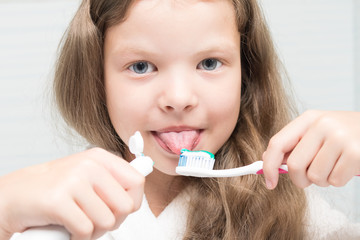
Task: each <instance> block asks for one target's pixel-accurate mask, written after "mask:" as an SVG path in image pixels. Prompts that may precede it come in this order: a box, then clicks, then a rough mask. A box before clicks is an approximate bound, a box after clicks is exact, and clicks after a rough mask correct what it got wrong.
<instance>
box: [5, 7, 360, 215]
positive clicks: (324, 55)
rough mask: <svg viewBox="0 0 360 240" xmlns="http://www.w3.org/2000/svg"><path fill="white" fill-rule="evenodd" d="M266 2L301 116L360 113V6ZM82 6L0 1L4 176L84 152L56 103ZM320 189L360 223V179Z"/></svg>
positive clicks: (329, 199) (334, 203) (271, 24)
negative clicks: (59, 54)
mask: <svg viewBox="0 0 360 240" xmlns="http://www.w3.org/2000/svg"><path fill="white" fill-rule="evenodd" d="M261 2H263V8H264V11H265V14H266V17H267V19H268V22H269V25H270V27H271V30H272V33H273V35H274V39H275V42H276V45H277V48H278V51H279V53H280V56H281V59H282V60H283V62H284V63H285V66H286V67H287V70H288V73H289V76H290V78H291V80H292V83H293V86H294V89H295V93H296V99H297V102H298V106H299V109H300V112H302V111H304V110H306V109H311V108H316V109H333V110H357V111H360V36H359V35H360V0H262V1H261ZM78 4H79V1H78V0H52V1H50V0H47V1H46V0H22V1H21V0H11V1H10V0H8V1H5V0H0V110H1V114H0V175H3V174H6V173H8V172H10V171H13V170H15V169H18V168H21V167H24V166H28V165H32V164H36V163H40V162H44V161H48V160H51V159H55V158H58V157H61V156H65V155H68V154H69V153H72V152H74V151H76V150H77V149H79V146H78V145H74V144H73V143H74V141H73V139H70V138H64V134H63V131H62V130H61V128H59V127H58V123H59V122H61V121H60V120H58V119H57V118H56V117H53V116H52V114H51V113H52V105H51V104H50V99H51V97H50V95H51V92H50V89H51V88H50V82H51V78H52V71H53V64H54V59H55V54H56V50H57V46H58V43H59V41H60V38H61V36H62V34H63V32H64V31H65V29H66V26H67V23H68V22H69V21H70V19H71V17H72V15H73V13H74V12H75V10H76V8H77V6H78ZM359 124H360V123H359ZM60 125H61V124H60ZM68 143H72V144H68ZM80 148H81V146H80ZM359 178H360V177H359ZM319 191H320V192H321V193H322V194H323V195H324V196H325V198H326V199H327V200H328V201H330V202H331V203H332V204H333V206H334V207H335V208H338V209H340V210H341V211H343V212H344V213H346V214H347V215H348V216H349V218H350V219H352V220H356V221H358V222H359V221H360V207H359V206H360V180H359V179H355V178H354V179H353V180H351V181H350V182H349V184H348V185H347V186H346V187H344V188H340V189H336V188H326V189H320V190H319Z"/></svg>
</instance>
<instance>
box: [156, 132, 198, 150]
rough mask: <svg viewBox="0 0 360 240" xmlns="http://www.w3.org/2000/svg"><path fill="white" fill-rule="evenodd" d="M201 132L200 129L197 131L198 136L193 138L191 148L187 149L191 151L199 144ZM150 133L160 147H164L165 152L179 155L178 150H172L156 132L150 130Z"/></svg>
mask: <svg viewBox="0 0 360 240" xmlns="http://www.w3.org/2000/svg"><path fill="white" fill-rule="evenodd" d="M201 132H202V131H201V130H200V131H199V137H198V138H197V139H196V140H195V142H194V144H193V146H192V148H191V149H188V150H191V151H192V150H193V149H195V148H196V146H197V145H198V144H199V142H200V138H201ZM151 134H152V136H153V137H154V138H155V140H156V142H157V143H158V144H159V145H160V147H161V148H162V149H164V150H165V151H166V152H168V153H171V154H175V155H180V154H181V152H180V151H179V152H173V151H172V150H171V149H170V148H169V147H168V146H167V145H166V144H165V143H164V142H163V141H162V140H161V139H160V138H159V137H158V136H157V134H156V132H151Z"/></svg>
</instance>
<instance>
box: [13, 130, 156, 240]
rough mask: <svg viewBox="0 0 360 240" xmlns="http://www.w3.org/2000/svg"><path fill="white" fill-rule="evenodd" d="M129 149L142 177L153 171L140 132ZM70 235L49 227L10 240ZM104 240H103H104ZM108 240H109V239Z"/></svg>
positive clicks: (43, 239)
mask: <svg viewBox="0 0 360 240" xmlns="http://www.w3.org/2000/svg"><path fill="white" fill-rule="evenodd" d="M129 149H130V152H131V153H132V154H134V155H135V157H136V158H135V159H134V160H133V161H131V162H130V165H131V166H132V167H134V168H135V169H136V170H137V171H138V172H140V173H141V174H142V175H144V176H147V175H148V174H150V173H151V172H152V171H153V165H154V162H153V161H152V159H151V158H150V157H147V156H144V154H143V150H144V141H143V138H142V136H141V134H140V132H138V131H137V132H136V133H135V134H134V135H133V136H131V137H130V139H129ZM69 239H70V233H69V232H68V231H67V230H66V229H65V228H64V227H62V226H57V225H50V226H44V227H34V228H30V229H28V230H26V231H24V232H23V233H21V234H19V235H17V236H15V237H14V238H12V240H69ZM104 240H105V239H104ZM109 240H110V238H109Z"/></svg>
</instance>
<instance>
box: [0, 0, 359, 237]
mask: <svg viewBox="0 0 360 240" xmlns="http://www.w3.org/2000/svg"><path fill="white" fill-rule="evenodd" d="M280 75H281V72H280V66H279V63H278V61H277V58H276V54H275V52H274V48H273V45H272V42H271V38H270V36H269V32H268V30H267V27H266V24H265V22H264V20H263V17H262V15H261V12H260V10H259V7H258V5H257V3H256V1H255V0H238V1H236V0H233V1H225V0H212V1H202V0H182V1H173V0H172V1H169V0H149V1H142V0H137V1H131V0H123V1H109V0H97V1H93V0H84V1H83V2H82V4H81V6H80V8H79V10H78V12H77V13H76V15H75V17H74V19H73V21H72V22H71V24H70V26H69V28H68V32H67V34H66V37H65V39H64V42H63V45H62V50H61V53H60V56H59V59H58V62H57V68H56V73H55V81H54V89H55V98H56V102H57V104H58V107H59V109H60V112H61V113H62V115H63V117H64V119H65V121H66V122H67V124H68V125H69V126H71V127H73V128H74V129H75V130H76V131H77V132H79V133H80V134H81V135H82V136H83V137H84V138H86V139H87V140H88V141H89V143H90V144H92V145H95V146H97V148H93V149H90V150H87V151H84V152H81V153H78V154H75V155H72V156H68V157H65V158H63V159H58V160H55V161H51V162H48V163H46V164H42V165H38V166H33V167H30V168H26V169H22V170H19V171H17V172H14V173H12V174H9V175H6V176H3V177H2V178H1V179H0V195H1V198H0V210H1V213H2V214H1V216H0V239H9V238H10V236H11V235H12V234H13V233H14V232H21V231H24V230H25V229H27V228H28V227H33V226H44V225H49V224H57V225H62V226H65V228H66V229H67V230H68V231H69V232H70V233H71V235H72V239H96V238H99V237H100V236H101V235H103V234H104V233H105V232H107V231H111V230H115V231H113V232H112V233H109V235H108V236H112V237H113V239H142V238H144V239H148V238H150V239H153V238H154V239H304V238H315V239H320V238H322V237H324V238H328V237H329V236H335V235H334V234H335V233H336V234H337V235H336V237H342V238H345V239H349V238H351V237H353V238H356V237H359V236H360V235H358V232H356V229H355V228H354V229H352V226H351V225H350V224H347V223H346V221H345V220H344V221H342V220H341V221H340V220H339V216H341V215H339V214H338V213H331V212H327V210H326V209H325V210H324V211H319V208H318V207H317V205H316V204H319V200H315V202H314V200H312V199H313V198H310V197H307V196H306V195H305V193H304V190H303V189H302V188H304V187H306V186H308V185H310V184H312V183H315V184H317V185H320V186H328V185H334V186H341V185H344V184H345V183H346V182H348V181H349V180H350V179H351V177H353V176H354V175H356V174H359V173H360V152H359V149H360V148H359V146H360V126H359V124H358V123H359V122H360V114H359V113H353V112H318V111H311V112H307V113H305V114H303V115H302V116H300V117H298V118H296V119H295V120H294V121H293V122H291V123H290V124H288V125H287V126H286V127H284V125H285V124H286V123H287V122H288V121H289V120H290V118H291V116H292V115H291V114H292V111H291V109H292V108H291V105H290V104H289V102H288V100H287V97H286V95H285V93H284V88H283V86H282V82H281V78H280ZM283 127H284V128H283ZM282 128H283V129H282ZM280 129H282V130H280ZM136 130H139V131H140V132H141V134H142V136H143V138H144V142H145V150H144V153H145V154H146V155H148V156H150V157H151V158H152V159H153V160H154V161H155V166H154V167H155V170H154V172H153V173H151V174H150V175H149V176H148V177H146V183H145V179H144V177H142V176H141V175H140V174H139V173H137V172H136V170H135V169H133V168H132V167H131V166H129V164H128V161H130V160H132V159H133V158H134V157H133V156H131V154H130V153H129V150H128V147H127V143H128V142H127V141H128V139H129V137H130V136H131V135H132V134H133V133H134V132H135V131H136ZM279 130H280V131H279ZM277 132H278V133H277ZM269 142H270V144H269V146H268V147H267V145H268V143H269ZM183 147H185V148H188V149H190V150H200V149H205V150H208V151H211V152H213V153H216V155H215V158H216V164H215V168H217V169H225V168H232V167H238V166H243V165H247V164H250V163H251V162H254V161H256V160H259V159H261V158H263V160H264V172H265V178H263V177H261V176H252V175H251V176H243V177H236V178H224V179H213V178H210V179H199V178H190V177H182V176H177V175H176V173H175V167H176V165H177V163H178V155H179V151H180V149H181V148H183ZM264 152H265V153H264ZM263 153H264V154H263ZM282 162H286V163H287V164H288V167H289V174H288V175H281V176H280V177H279V176H278V173H277V168H278V167H279V166H280V165H281V163H282ZM144 183H145V184H144ZM270 189H272V190H270ZM143 193H145V197H144V198H143ZM24 199H26V201H24ZM141 203H142V205H141ZM320 203H321V202H320ZM140 205H141V208H140ZM321 206H322V205H321ZM139 208H140V210H139V211H137V212H135V213H134V214H131V215H130V216H129V217H128V218H127V216H128V215H129V214H130V213H132V212H134V211H136V210H138V209H139ZM315 210H316V212H315ZM317 214H318V215H317ZM321 214H326V215H325V216H323V215H321ZM149 215H150V216H149ZM324 217H325V219H326V220H329V219H330V221H329V223H331V224H326V226H325V227H323V228H322V227H321V225H320V224H319V225H318V222H317V220H318V219H320V220H323V218H324ZM331 219H333V220H334V221H331ZM336 221H337V222H336ZM334 222H335V223H336V224H335V225H334V224H333V223H334ZM315 233H316V234H317V235H314V234H315ZM152 234H154V235H152Z"/></svg>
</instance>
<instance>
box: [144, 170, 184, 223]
mask: <svg viewBox="0 0 360 240" xmlns="http://www.w3.org/2000/svg"><path fill="white" fill-rule="evenodd" d="M185 182H186V181H185V179H184V177H181V176H171V175H167V174H164V173H162V172H160V171H158V170H157V169H154V171H153V172H152V173H151V174H150V175H148V176H147V177H146V183H145V195H146V199H147V201H148V203H149V207H150V209H151V211H152V213H153V214H154V216H155V217H158V216H159V215H160V213H161V212H162V211H163V210H164V209H165V208H166V206H167V205H168V204H169V203H170V202H171V201H172V200H173V199H174V198H175V197H176V196H177V195H178V194H179V193H180V192H181V191H182V190H183V189H184V187H185V186H186V183H185Z"/></svg>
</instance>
